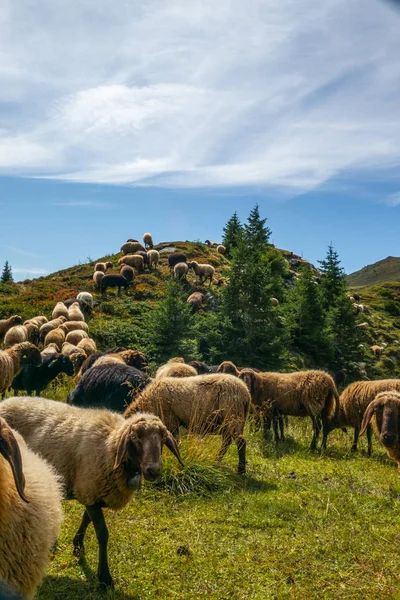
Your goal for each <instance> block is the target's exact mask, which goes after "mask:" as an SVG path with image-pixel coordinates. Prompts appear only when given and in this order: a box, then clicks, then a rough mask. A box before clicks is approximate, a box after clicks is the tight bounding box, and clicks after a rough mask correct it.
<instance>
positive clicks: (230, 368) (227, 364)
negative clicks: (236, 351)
mask: <svg viewBox="0 0 400 600" xmlns="http://www.w3.org/2000/svg"><path fill="white" fill-rule="evenodd" d="M217 373H228V374H229V375H236V377H239V371H238V370H237V368H236V367H235V365H234V364H233V362H231V361H230V360H225V361H224V362H222V363H221V364H220V365H219V367H218V369H217Z"/></svg>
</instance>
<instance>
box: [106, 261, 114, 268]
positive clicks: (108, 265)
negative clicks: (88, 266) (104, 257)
mask: <svg viewBox="0 0 400 600" xmlns="http://www.w3.org/2000/svg"><path fill="white" fill-rule="evenodd" d="M112 268H113V264H112V262H110V261H108V262H106V269H112Z"/></svg>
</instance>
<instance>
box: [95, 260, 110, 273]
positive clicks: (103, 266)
mask: <svg viewBox="0 0 400 600" xmlns="http://www.w3.org/2000/svg"><path fill="white" fill-rule="evenodd" d="M112 267H113V264H112V262H110V261H108V262H98V263H96V264H95V266H94V270H95V272H96V271H102V272H103V273H105V272H106V271H107V269H112Z"/></svg>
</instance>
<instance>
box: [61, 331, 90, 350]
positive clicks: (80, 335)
mask: <svg viewBox="0 0 400 600" xmlns="http://www.w3.org/2000/svg"><path fill="white" fill-rule="evenodd" d="M88 337H89V335H88V334H87V333H86V331H83V330H82V329H76V330H75V331H70V332H69V333H67V335H66V337H65V341H66V342H69V343H70V344H73V345H74V346H77V345H78V343H79V342H80V341H81V340H84V339H87V338H88Z"/></svg>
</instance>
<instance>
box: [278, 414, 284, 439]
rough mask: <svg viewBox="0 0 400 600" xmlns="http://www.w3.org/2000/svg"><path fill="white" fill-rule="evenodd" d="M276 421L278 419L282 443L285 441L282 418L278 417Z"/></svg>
mask: <svg viewBox="0 0 400 600" xmlns="http://www.w3.org/2000/svg"><path fill="white" fill-rule="evenodd" d="M278 419H279V430H280V434H281V441H282V442H284V441H285V426H284V422H283V416H282V415H279V417H278Z"/></svg>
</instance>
